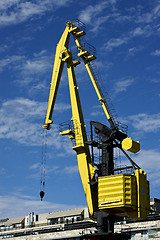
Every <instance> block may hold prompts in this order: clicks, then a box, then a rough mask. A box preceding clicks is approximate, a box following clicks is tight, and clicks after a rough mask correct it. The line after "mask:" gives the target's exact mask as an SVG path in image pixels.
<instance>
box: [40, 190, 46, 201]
mask: <svg viewBox="0 0 160 240" xmlns="http://www.w3.org/2000/svg"><path fill="white" fill-rule="evenodd" d="M44 195H45V192H44V191H40V198H41V201H42V199H43V197H44Z"/></svg>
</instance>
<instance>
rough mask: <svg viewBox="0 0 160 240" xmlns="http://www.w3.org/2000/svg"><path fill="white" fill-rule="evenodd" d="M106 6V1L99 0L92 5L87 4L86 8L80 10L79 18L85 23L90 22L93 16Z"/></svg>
mask: <svg viewBox="0 0 160 240" xmlns="http://www.w3.org/2000/svg"><path fill="white" fill-rule="evenodd" d="M106 6H107V1H103V2H100V3H98V4H96V5H94V6H93V5H89V6H88V7H87V8H86V9H84V10H83V11H81V13H80V15H79V19H80V20H81V21H82V22H84V23H86V24H90V23H92V19H93V16H94V17H96V16H97V15H98V14H100V13H101V12H102V11H103V10H104V8H105V7H106Z"/></svg>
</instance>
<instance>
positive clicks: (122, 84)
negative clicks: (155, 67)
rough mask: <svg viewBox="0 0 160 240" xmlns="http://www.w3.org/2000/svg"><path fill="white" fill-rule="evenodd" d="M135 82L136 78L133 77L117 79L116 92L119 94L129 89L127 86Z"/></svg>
mask: <svg viewBox="0 0 160 240" xmlns="http://www.w3.org/2000/svg"><path fill="white" fill-rule="evenodd" d="M133 83H134V79H132V78H129V79H122V80H119V81H117V82H116V83H115V86H114V93H115V94H118V93H120V92H125V91H127V88H128V87H130V86H131V85H132V84H133Z"/></svg>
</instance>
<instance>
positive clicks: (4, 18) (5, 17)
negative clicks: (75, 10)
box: [0, 0, 71, 26]
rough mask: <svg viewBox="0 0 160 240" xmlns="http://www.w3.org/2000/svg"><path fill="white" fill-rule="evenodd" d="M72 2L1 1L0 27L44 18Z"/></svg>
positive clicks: (69, 0) (53, 0)
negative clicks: (40, 17) (36, 17)
mask: <svg viewBox="0 0 160 240" xmlns="http://www.w3.org/2000/svg"><path fill="white" fill-rule="evenodd" d="M69 2H71V0H60V1H56V0H52V1H50V0H43V1H38V0H35V1H34V2H33V1H32V2H31V1H27V0H1V1H0V26H7V25H13V24H18V23H21V22H24V21H26V20H28V19H29V18H31V17H33V16H42V15H44V14H45V13H46V12H48V11H55V10H56V9H57V8H58V7H61V6H65V5H66V4H69Z"/></svg>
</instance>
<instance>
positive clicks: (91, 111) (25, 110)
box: [0, 0, 160, 218]
mask: <svg viewBox="0 0 160 240" xmlns="http://www.w3.org/2000/svg"><path fill="white" fill-rule="evenodd" d="M0 13H1V14H0V81H1V87H0V118H1V121H0V156H1V165H0V218H5V217H18V216H24V215H27V214H28V212H30V211H34V212H36V213H37V214H38V213H43V212H51V211H57V210H63V209H71V208H76V207H81V206H86V201H85V197H84V193H83V189H82V184H81V181H80V177H79V173H78V168H77V162H76V155H75V153H74V152H73V150H72V145H71V143H70V142H69V140H68V139H67V138H65V137H62V136H59V135H58V127H59V123H61V122H64V121H67V120H69V119H70V118H71V107H70V100H69V94H68V83H67V74H66V69H65V68H64V72H63V76H62V80H61V85H60V89H59V92H58V96H57V101H56V106H55V111H54V114H53V121H54V124H53V125H52V129H51V130H50V131H47V135H48V136H47V159H46V186H45V192H46V195H45V198H44V200H43V201H42V202H41V201H40V198H39V191H40V188H41V186H40V177H41V175H40V166H41V161H42V141H43V129H42V124H43V123H44V117H45V113H46V108H47V101H48V94H49V88H50V81H51V75H52V67H53V61H54V53H55V48H56V44H57V43H58V41H59V39H60V37H61V34H62V33H63V30H64V28H65V24H66V21H67V20H72V19H80V20H81V21H82V22H84V23H85V24H86V32H87V35H86V37H85V38H86V41H87V42H89V43H90V44H92V45H93V46H95V47H96V56H97V59H96V60H95V61H96V65H97V67H98V70H99V72H100V74H101V76H102V79H103V82H104V85H105V89H106V90H107V92H108V93H109V95H110V97H111V99H112V103H113V105H114V108H115V109H116V112H117V113H118V116H119V120H120V121H121V122H124V123H126V124H127V125H128V127H129V131H128V135H129V136H131V137H132V138H133V139H135V140H139V141H140V143H141V151H140V152H139V153H138V154H136V155H134V156H131V157H132V158H133V159H134V160H135V161H136V163H137V164H138V165H140V166H141V167H142V169H143V170H145V171H146V172H147V174H148V179H149V180H150V188H151V197H156V198H160V191H159V189H160V181H159V174H160V150H159V146H160V137H159V135H160V111H159V103H160V87H159V86H160V46H159V41H160V21H159V20H160V1H157V0H156V1H155V0H153V1H144V0H142V1H136V0H135V1H127V0H123V1H122V0H107V1H105V0H104V1H95V0H88V1H83V0H82V1H77V0H74V1H73V0H59V1H55V0H43V1H42V0H34V1H29V0H28V1H27V0H1V1H0ZM75 70H76V76H77V82H78V86H79V91H80V97H81V102H82V108H83V113H84V118H85V122H86V125H87V126H88V123H89V121H90V120H93V121H94V120H97V121H100V122H102V123H104V124H107V120H106V117H105V115H104V113H103V110H102V109H101V106H100V104H99V102H98V99H97V96H96V94H95V92H94V89H93V86H92V84H91V82H90V79H89V77H88V75H87V73H86V70H85V68H84V66H83V63H81V64H80V65H79V66H77V68H76V69H75ZM86 99H87V100H86Z"/></svg>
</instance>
